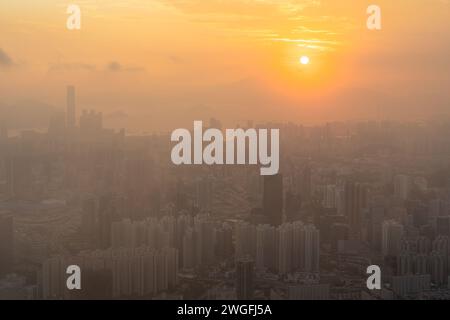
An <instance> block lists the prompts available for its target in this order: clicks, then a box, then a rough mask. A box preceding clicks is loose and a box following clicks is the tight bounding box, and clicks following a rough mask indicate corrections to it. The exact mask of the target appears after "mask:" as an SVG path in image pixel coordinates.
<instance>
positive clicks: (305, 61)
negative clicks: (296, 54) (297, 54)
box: [300, 56, 309, 65]
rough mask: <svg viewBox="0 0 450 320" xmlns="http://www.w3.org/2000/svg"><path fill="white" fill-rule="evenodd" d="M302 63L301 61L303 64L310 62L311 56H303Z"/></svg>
mask: <svg viewBox="0 0 450 320" xmlns="http://www.w3.org/2000/svg"><path fill="white" fill-rule="evenodd" d="M300 63H301V64H304V65H306V64H309V57H307V56H302V57H301V58H300Z"/></svg>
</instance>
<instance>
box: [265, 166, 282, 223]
mask: <svg viewBox="0 0 450 320" xmlns="http://www.w3.org/2000/svg"><path fill="white" fill-rule="evenodd" d="M263 213H264V215H265V217H266V218H267V219H268V222H269V223H270V224H271V225H273V226H279V225H280V224H281V223H282V222H283V176H282V175H281V174H279V173H278V174H276V175H272V176H264V194H263Z"/></svg>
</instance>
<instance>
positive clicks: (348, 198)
mask: <svg viewBox="0 0 450 320" xmlns="http://www.w3.org/2000/svg"><path fill="white" fill-rule="evenodd" d="M366 205H367V188H366V186H365V185H363V184H360V183H355V182H346V183H345V186H344V210H345V215H346V216H347V219H348V222H349V224H350V228H351V229H352V231H353V232H358V231H360V229H361V215H362V210H363V209H364V208H365V207H366Z"/></svg>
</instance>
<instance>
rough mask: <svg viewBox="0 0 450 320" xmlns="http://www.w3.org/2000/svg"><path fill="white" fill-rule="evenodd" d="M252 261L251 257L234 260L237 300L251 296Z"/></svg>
mask: <svg viewBox="0 0 450 320" xmlns="http://www.w3.org/2000/svg"><path fill="white" fill-rule="evenodd" d="M254 276H255V269H254V263H253V260H251V259H242V260H239V261H237V262H236V297H237V299H238V300H250V299H252V297H253V290H254V288H253V278H254Z"/></svg>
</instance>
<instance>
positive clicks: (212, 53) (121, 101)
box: [0, 0, 450, 131]
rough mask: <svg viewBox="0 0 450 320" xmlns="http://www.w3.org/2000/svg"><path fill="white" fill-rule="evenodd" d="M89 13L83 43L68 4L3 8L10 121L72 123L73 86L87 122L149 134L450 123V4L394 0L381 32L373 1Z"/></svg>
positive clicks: (4, 85)
mask: <svg viewBox="0 0 450 320" xmlns="http://www.w3.org/2000/svg"><path fill="white" fill-rule="evenodd" d="M77 4H79V5H80V7H81V14H82V26H81V29H80V30H75V31H70V30H67V29H66V27H65V22H66V19H67V14H66V6H67V3H66V1H59V0H56V1H48V0H47V1H39V2H36V1H26V0H17V1H12V2H10V1H2V3H0V35H1V42H0V110H2V111H1V112H2V113H5V112H6V111H4V110H6V108H7V107H8V106H16V105H19V106H23V105H25V106H24V107H23V108H25V109H26V110H30V112H32V111H33V109H40V108H43V107H42V105H48V106H51V107H53V108H59V109H63V108H64V103H65V97H64V88H65V86H66V85H69V84H72V85H75V86H76V87H77V89H78V91H79V94H78V97H77V98H78V103H79V106H80V108H87V109H91V108H93V109H95V110H98V111H103V112H104V113H105V115H107V116H108V118H109V119H111V121H110V122H111V125H113V126H116V125H117V126H125V127H127V129H130V130H135V129H136V130H137V129H138V130H140V131H142V130H147V129H148V130H168V129H173V128H174V127H177V126H180V125H187V124H189V123H190V122H191V121H192V120H194V119H208V118H209V117H212V116H215V117H218V118H221V119H222V120H223V121H224V122H225V123H229V124H231V125H235V124H236V123H238V122H240V121H241V122H242V121H245V120H247V119H254V120H257V121H263V120H264V121H265V120H275V121H279V120H283V121H284V120H290V121H294V122H302V123H319V122H325V121H332V120H365V119H380V118H385V119H400V120H402V119H407V120H411V119H413V120H417V119H429V118H430V117H442V116H445V117H447V116H448V101H449V94H450V93H449V91H448V90H446V88H448V87H449V85H450V75H449V72H448V70H449V67H450V66H449V60H448V56H449V54H450V40H449V39H450V29H449V28H448V21H449V20H450V10H449V3H448V1H446V0H431V1H423V0H400V1H385V0H380V1H378V2H377V5H379V6H380V7H382V30H379V31H370V30H368V29H367V28H366V19H367V14H366V8H367V6H368V5H369V3H367V1H350V0H322V1H317V0H305V1H294V0H281V1H280V0H276V1H275V0H273V1H272V0H266V1H242V0H230V1H216V0H210V1H200V0H184V1H177V0H173V1H170V0H154V1H138V0H135V1H131V0H130V1H111V0H106V1H101V2H99V1H89V0H84V1H78V2H77ZM418 12H420V14H417V13H418ZM302 56H307V57H308V58H309V63H308V64H307V65H303V64H301V63H300V62H299V59H300V57H302ZM424 106H426V108H425V107H424ZM27 112H28V111H27ZM107 122H108V121H107Z"/></svg>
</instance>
